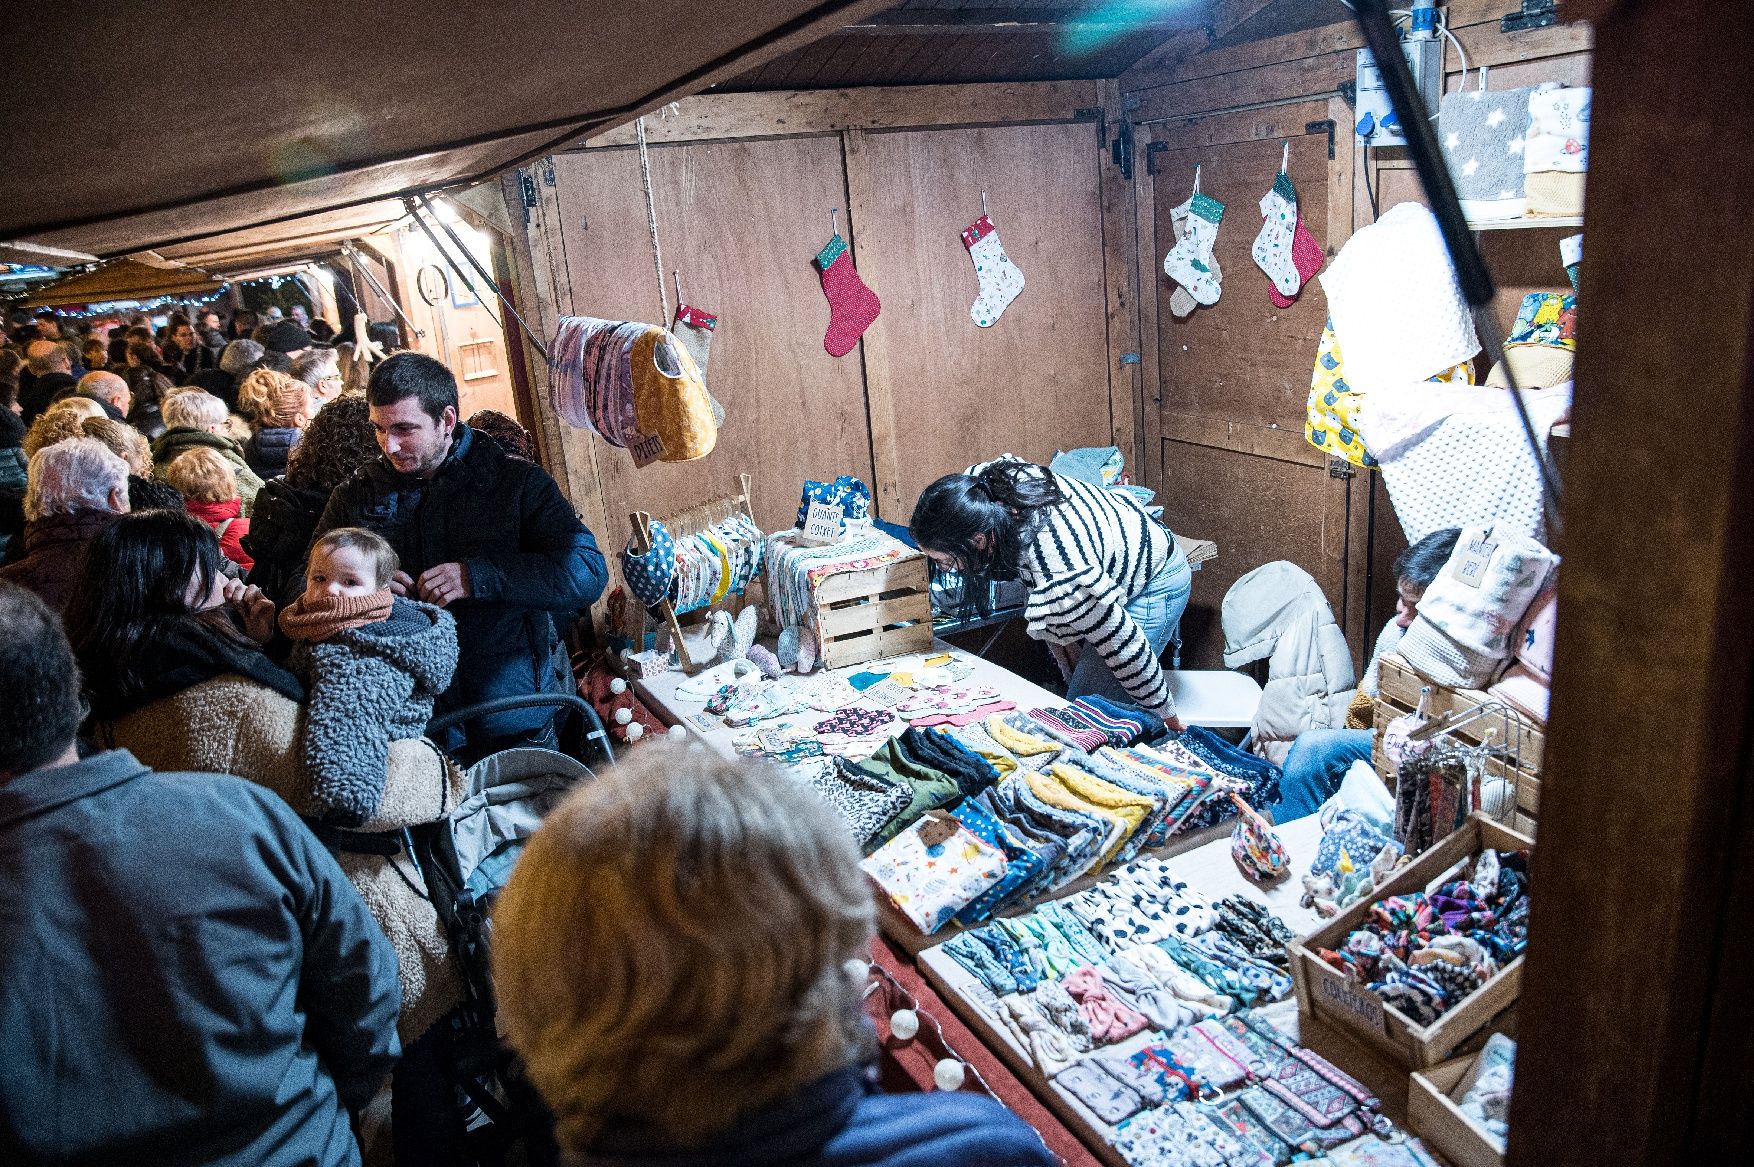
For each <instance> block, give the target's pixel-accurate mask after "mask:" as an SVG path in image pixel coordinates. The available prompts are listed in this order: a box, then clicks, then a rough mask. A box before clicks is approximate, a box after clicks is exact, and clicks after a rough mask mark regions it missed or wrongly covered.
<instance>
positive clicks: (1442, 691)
mask: <svg viewBox="0 0 1754 1167" xmlns="http://www.w3.org/2000/svg"><path fill="white" fill-rule="evenodd" d="M1425 688H1429V689H1430V690H1431V697H1430V699H1429V700H1428V701H1427V702H1426V712H1427V714H1428V716H1431V717H1433V718H1436V717H1442V716H1443V715H1444V714H1446V713H1458V712H1466V711H1467V710H1470V709H1475V708H1478V707H1479V706H1481V705H1487V704H1491V703H1493V701H1494V700H1495V699H1494V698H1493V697H1492V696H1491V695H1490V694H1488V693H1486V692H1485V691H1484V690H1481V689H1454V688H1451V687H1450V686H1448V685H1439V684H1438V683H1437V682H1435V681H1429V680H1427V679H1426V678H1424V677H1422V676H1420V675H1419V674H1418V673H1417V672H1415V671H1414V670H1413V667H1412V666H1411V665H1409V664H1408V663H1407V662H1406V661H1404V660H1402V659H1401V658H1400V657H1398V656H1395V655H1392V654H1391V655H1389V656H1385V657H1384V658H1383V662H1382V676H1381V688H1380V690H1379V691H1378V694H1377V699H1376V724H1375V726H1374V728H1375V731H1376V739H1375V742H1374V743H1373V745H1372V747H1371V755H1370V756H1371V764H1372V765H1373V766H1374V767H1375V768H1376V772H1377V774H1378V775H1379V776H1380V777H1381V778H1382V780H1383V782H1384V783H1385V784H1386V785H1387V786H1388V788H1389V789H1390V790H1393V789H1394V788H1395V785H1396V781H1397V777H1398V776H1397V775H1396V774H1395V772H1394V770H1393V769H1392V768H1391V767H1390V766H1389V762H1388V759H1387V758H1386V757H1384V756H1383V751H1382V740H1383V728H1384V727H1385V726H1387V725H1388V723H1389V722H1391V721H1393V720H1394V719H1395V718H1397V717H1403V716H1405V715H1406V714H1409V713H1412V712H1413V711H1414V710H1416V709H1417V708H1419V693H1420V690H1422V689H1425ZM1499 704H1503V703H1502V702H1499ZM1519 721H1520V722H1521V738H1520V741H1521V747H1522V748H1521V751H1520V755H1519V764H1518V765H1517V766H1516V767H1514V768H1511V767H1509V766H1507V765H1506V764H1505V763H1503V762H1500V761H1498V760H1496V759H1494V760H1492V761H1489V762H1487V763H1486V770H1487V772H1488V773H1489V774H1494V775H1497V776H1498V777H1501V778H1509V779H1510V780H1511V781H1512V782H1513V783H1515V785H1516V812H1515V814H1514V815H1513V816H1512V818H1511V825H1512V826H1513V827H1514V829H1516V830H1518V831H1521V832H1522V833H1524V834H1527V835H1533V834H1534V832H1535V818H1536V812H1537V810H1538V808H1539V806H1540V802H1541V757H1542V754H1543V752H1544V751H1545V749H1546V745H1547V735H1546V732H1545V731H1544V729H1543V728H1542V727H1541V726H1539V725H1536V724H1535V723H1534V722H1533V721H1531V720H1530V719H1528V718H1526V717H1525V718H1519V717H1518V715H1517V714H1516V713H1515V711H1514V710H1512V711H1511V712H1510V714H1509V715H1508V716H1507V715H1505V714H1503V713H1490V714H1487V715H1486V716H1484V717H1481V718H1480V719H1479V720H1477V721H1471V722H1469V723H1468V724H1467V725H1464V726H1462V727H1460V728H1459V729H1457V730H1456V731H1455V736H1456V737H1458V738H1461V739H1462V740H1463V741H1469V742H1475V743H1478V742H1481V741H1484V740H1485V737H1486V734H1487V732H1488V731H1490V732H1491V733H1492V740H1493V742H1494V743H1495V744H1498V745H1512V746H1514V745H1516V744H1517V742H1518V740H1519V738H1518V722H1519Z"/></svg>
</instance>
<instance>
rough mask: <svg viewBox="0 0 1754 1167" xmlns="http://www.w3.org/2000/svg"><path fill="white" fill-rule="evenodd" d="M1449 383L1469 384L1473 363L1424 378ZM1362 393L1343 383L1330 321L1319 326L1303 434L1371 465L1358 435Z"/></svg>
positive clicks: (1343, 369)
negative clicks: (1318, 341) (1318, 339)
mask: <svg viewBox="0 0 1754 1167" xmlns="http://www.w3.org/2000/svg"><path fill="white" fill-rule="evenodd" d="M1428 379H1429V380H1432V381H1440V382H1443V383H1446V384H1450V385H1472V384H1473V383H1474V366H1473V364H1472V363H1470V362H1468V361H1463V362H1462V363H1461V364H1459V365H1456V366H1455V367H1454V368H1451V369H1446V370H1445V371H1443V372H1441V373H1439V374H1437V376H1435V377H1431V378H1428ZM1363 404H1364V394H1363V393H1360V392H1359V391H1358V390H1356V389H1353V388H1352V387H1351V386H1350V385H1348V384H1347V383H1346V364H1345V362H1344V360H1342V359H1341V356H1340V342H1339V340H1338V338H1336V337H1335V336H1334V322H1333V320H1332V319H1330V320H1329V321H1328V322H1327V323H1326V324H1324V325H1323V326H1322V339H1321V343H1320V344H1318V345H1316V359H1315V371H1314V372H1313V373H1311V375H1310V379H1309V402H1308V404H1307V405H1306V406H1305V407H1304V422H1303V436H1304V437H1305V438H1307V439H1308V440H1309V444H1310V445H1312V446H1314V447H1315V448H1316V449H1318V450H1320V451H1322V452H1323V453H1324V454H1332V455H1334V456H1335V457H1336V458H1344V459H1346V461H1348V462H1350V463H1352V465H1354V466H1364V467H1371V466H1375V465H1376V459H1375V458H1372V457H1371V456H1370V451H1369V450H1367V449H1365V448H1364V439H1363V438H1361V437H1359V436H1358V423H1357V418H1358V411H1359V408H1360V407H1361V406H1362V405H1363Z"/></svg>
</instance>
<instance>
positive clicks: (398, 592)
mask: <svg viewBox="0 0 1754 1167" xmlns="http://www.w3.org/2000/svg"><path fill="white" fill-rule="evenodd" d="M413 590H414V577H413V576H411V575H409V574H408V573H407V572H405V571H398V572H397V573H396V574H395V575H393V576H391V577H390V594H391V595H393V596H406V595H407V594H408V593H409V592H411V591H413Z"/></svg>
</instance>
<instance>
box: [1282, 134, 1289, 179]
mask: <svg viewBox="0 0 1754 1167" xmlns="http://www.w3.org/2000/svg"><path fill="white" fill-rule="evenodd" d="M1290 166H1291V139H1289V138H1287V139H1286V140H1285V147H1284V149H1282V150H1280V151H1279V173H1280V174H1284V173H1285V171H1286V170H1287V169H1289V168H1290Z"/></svg>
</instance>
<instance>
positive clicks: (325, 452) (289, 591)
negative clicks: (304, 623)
mask: <svg viewBox="0 0 1754 1167" xmlns="http://www.w3.org/2000/svg"><path fill="white" fill-rule="evenodd" d="M367 411H368V407H367V405H366V401H365V398H363V397H342V398H338V399H337V400H335V401H334V402H332V403H331V404H329V405H328V406H327V407H326V408H325V409H324V410H323V411H322V412H321V413H319V414H317V416H316V417H314V418H312V419H311V423H310V424H309V425H308V426H306V427H305V431H304V437H303V438H301V439H300V440H299V444H298V445H297V446H295V447H294V448H293V451H292V456H291V457H290V458H288V459H287V462H286V474H285V475H284V476H283V477H280V478H271V479H269V480H268V482H267V483H266V484H264V485H263V487H262V489H261V491H260V492H258V493H257V495H256V506H255V509H254V510H253V511H252V512H251V515H250V533H249V534H248V535H245V536H244V550H246V551H248V552H249V553H250V555H251V556H253V557H254V558H255V561H256V566H255V567H254V568H252V569H251V570H250V582H251V583H252V584H255V585H256V586H258V587H260V588H261V589H262V590H263V591H264V592H267V593H268V594H269V595H270V596H273V597H274V599H275V600H277V601H280V602H282V603H284V602H287V601H290V600H291V599H292V597H293V595H294V594H295V593H297V591H298V590H299V588H298V579H299V576H300V575H302V574H303V571H304V559H305V552H306V551H307V550H309V548H310V545H311V538H312V537H313V536H314V535H315V534H316V531H317V520H318V519H320V518H322V517H323V508H324V507H325V506H327V505H328V503H329V492H330V491H332V490H334V489H335V488H336V487H337V486H339V485H341V484H342V483H343V482H345V481H347V479H349V478H351V477H353V472H354V471H355V470H358V469H359V468H360V467H361V466H364V465H365V464H366V463H367V462H370V461H371V460H372V459H373V458H376V457H377V456H378V441H377V436H376V434H375V432H374V431H373V430H372V423H371V417H370V416H369V415H368V412H367Z"/></svg>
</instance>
